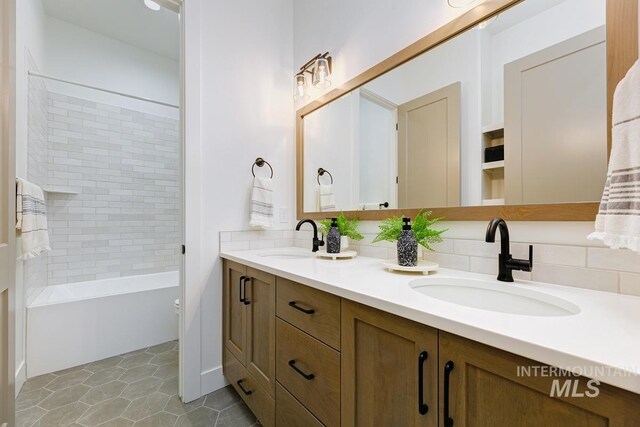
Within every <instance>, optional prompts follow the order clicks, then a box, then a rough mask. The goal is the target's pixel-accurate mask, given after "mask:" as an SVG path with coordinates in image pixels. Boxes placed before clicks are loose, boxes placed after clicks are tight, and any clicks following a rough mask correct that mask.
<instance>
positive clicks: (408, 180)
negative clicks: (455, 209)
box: [398, 82, 461, 208]
mask: <svg viewBox="0 0 640 427" xmlns="http://www.w3.org/2000/svg"><path fill="white" fill-rule="evenodd" d="M460 87H461V85H460V82H458V83H455V84H453V85H450V86H447V87H444V88H442V89H439V90H437V91H435V92H431V93H429V94H427V95H424V96H421V97H419V98H416V99H414V100H412V101H409V102H407V103H405V104H402V105H400V106H399V107H398V205H399V206H398V207H399V208H420V207H449V206H460Z"/></svg>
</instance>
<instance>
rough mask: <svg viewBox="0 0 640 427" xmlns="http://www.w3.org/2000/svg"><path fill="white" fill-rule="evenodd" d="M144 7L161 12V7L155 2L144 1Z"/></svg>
mask: <svg viewBox="0 0 640 427" xmlns="http://www.w3.org/2000/svg"><path fill="white" fill-rule="evenodd" d="M144 5H145V6H147V7H148V8H149V9H151V10H153V11H155V12H157V11H159V10H160V5H159V4H158V3H156V2H154V1H153V0H144Z"/></svg>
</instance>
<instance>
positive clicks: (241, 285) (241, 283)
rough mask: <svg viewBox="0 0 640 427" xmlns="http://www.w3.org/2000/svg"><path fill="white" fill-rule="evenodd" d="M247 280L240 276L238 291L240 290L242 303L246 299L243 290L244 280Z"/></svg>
mask: <svg viewBox="0 0 640 427" xmlns="http://www.w3.org/2000/svg"><path fill="white" fill-rule="evenodd" d="M246 278H247V276H240V282H239V286H238V289H239V290H240V302H244V298H243V297H242V288H243V287H244V280H245V279H246Z"/></svg>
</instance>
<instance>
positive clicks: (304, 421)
mask: <svg viewBox="0 0 640 427" xmlns="http://www.w3.org/2000/svg"><path fill="white" fill-rule="evenodd" d="M276 406H277V407H278V411H277V412H276V427H303V426H304V427H323V426H324V424H322V423H321V422H320V421H318V419H317V418H316V417H314V416H313V414H312V413H311V412H309V411H308V410H307V408H305V407H304V406H302V404H301V403H300V402H298V401H297V400H296V398H295V397H293V396H292V395H291V393H289V392H288V391H287V390H285V388H284V387H282V385H281V384H280V383H276Z"/></svg>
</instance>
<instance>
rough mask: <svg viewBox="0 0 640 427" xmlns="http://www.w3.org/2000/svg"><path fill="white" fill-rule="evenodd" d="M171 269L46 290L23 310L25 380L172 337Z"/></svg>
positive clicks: (174, 294)
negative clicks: (25, 341)
mask: <svg viewBox="0 0 640 427" xmlns="http://www.w3.org/2000/svg"><path fill="white" fill-rule="evenodd" d="M179 297H180V287H179V275H178V272H177V271H173V272H167V273H157V274H148V275H144V276H131V277H121V278H115V279H105V280H95V281H91V282H78V283H70V284H66V285H55V286H47V287H46V288H45V289H44V290H43V291H42V293H41V294H40V295H38V297H37V298H36V299H35V300H34V301H33V302H31V303H30V304H29V305H28V306H27V376H28V377H29V378H31V377H34V376H38V375H42V374H46V373H49V372H55V371H58V370H61V369H66V368H70V367H73V366H78V365H81V364H84V363H88V362H93V361H96V360H100V359H104V358H106V357H110V356H115V355H118V354H121V353H126V352H128V351H132V350H137V349H139V348H144V347H149V346H152V345H155V344H160V343H163V342H167V341H171V340H175V339H177V338H178V317H177V316H176V315H175V312H174V301H175V300H176V299H177V298H179Z"/></svg>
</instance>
